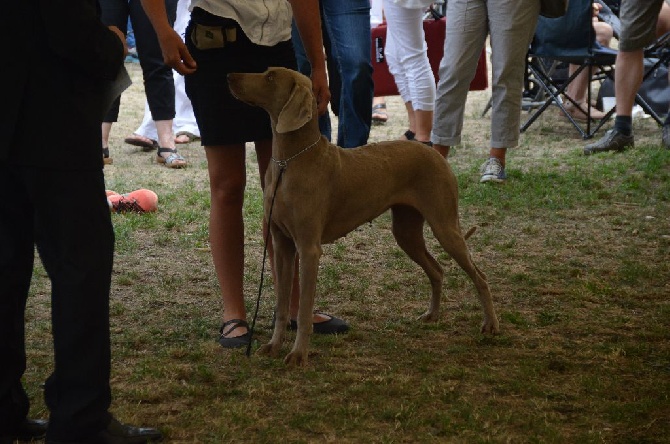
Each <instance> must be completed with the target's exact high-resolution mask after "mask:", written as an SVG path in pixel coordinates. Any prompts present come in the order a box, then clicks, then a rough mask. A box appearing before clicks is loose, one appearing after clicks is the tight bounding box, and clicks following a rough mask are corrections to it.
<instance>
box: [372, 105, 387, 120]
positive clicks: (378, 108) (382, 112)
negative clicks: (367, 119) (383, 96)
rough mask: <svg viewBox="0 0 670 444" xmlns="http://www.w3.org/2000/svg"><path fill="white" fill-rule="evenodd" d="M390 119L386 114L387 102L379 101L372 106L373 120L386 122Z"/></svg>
mask: <svg viewBox="0 0 670 444" xmlns="http://www.w3.org/2000/svg"><path fill="white" fill-rule="evenodd" d="M388 119H389V116H388V114H386V103H378V104H376V105H375V106H373V107H372V121H373V122H375V123H386V121H387V120H388Z"/></svg>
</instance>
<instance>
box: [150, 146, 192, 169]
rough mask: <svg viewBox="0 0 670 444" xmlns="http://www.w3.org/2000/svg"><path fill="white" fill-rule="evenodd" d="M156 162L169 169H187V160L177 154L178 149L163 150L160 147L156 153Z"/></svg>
mask: <svg viewBox="0 0 670 444" xmlns="http://www.w3.org/2000/svg"><path fill="white" fill-rule="evenodd" d="M156 162H158V163H162V164H163V165H165V166H166V167H168V168H184V167H186V159H184V158H183V157H182V155H181V154H179V153H178V152H177V149H176V148H161V147H158V151H157V153H156Z"/></svg>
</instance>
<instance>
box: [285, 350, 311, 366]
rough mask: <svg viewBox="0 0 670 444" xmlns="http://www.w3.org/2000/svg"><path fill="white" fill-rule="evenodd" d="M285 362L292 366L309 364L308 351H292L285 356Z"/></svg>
mask: <svg viewBox="0 0 670 444" xmlns="http://www.w3.org/2000/svg"><path fill="white" fill-rule="evenodd" d="M284 364H286V365H289V366H292V367H304V366H306V365H307V353H302V352H298V351H292V352H291V353H289V354H288V355H286V357H285V358H284Z"/></svg>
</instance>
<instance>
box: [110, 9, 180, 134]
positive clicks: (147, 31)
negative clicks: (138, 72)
mask: <svg viewBox="0 0 670 444" xmlns="http://www.w3.org/2000/svg"><path fill="white" fill-rule="evenodd" d="M99 1H100V6H101V9H102V15H101V19H102V22H103V23H104V24H106V25H114V26H116V27H117V28H119V29H120V30H122V31H123V33H124V34H126V33H127V29H126V28H127V26H128V18H130V22H131V24H132V26H133V32H134V34H135V43H136V46H137V56H138V58H139V60H140V66H141V67H142V78H143V80H144V91H145V93H146V96H147V103H148V104H149V110H150V111H151V118H152V119H153V120H172V119H174V117H175V102H174V100H175V91H174V79H173V77H172V68H170V67H169V66H167V65H166V64H165V63H164V62H163V53H162V51H161V47H160V44H159V43H158V37H157V36H156V32H155V31H154V28H153V27H152V26H151V22H150V21H149V17H147V14H146V13H145V12H144V8H143V7H142V3H141V2H140V0H130V1H129V0H99ZM165 10H166V12H167V15H168V23H170V26H172V25H174V21H175V19H176V17H177V0H165ZM120 104H121V98H118V99H116V100H115V101H114V103H113V104H112V106H111V108H110V109H109V111H108V112H107V115H106V116H105V117H104V121H105V122H116V121H117V119H118V117H119V107H120Z"/></svg>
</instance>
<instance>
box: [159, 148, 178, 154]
mask: <svg viewBox="0 0 670 444" xmlns="http://www.w3.org/2000/svg"><path fill="white" fill-rule="evenodd" d="M161 153H174V154H177V148H163V147H160V146H159V147H158V154H161Z"/></svg>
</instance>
